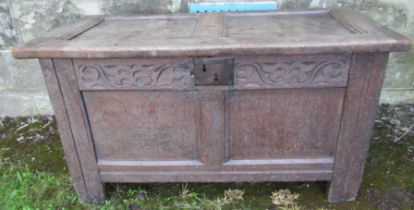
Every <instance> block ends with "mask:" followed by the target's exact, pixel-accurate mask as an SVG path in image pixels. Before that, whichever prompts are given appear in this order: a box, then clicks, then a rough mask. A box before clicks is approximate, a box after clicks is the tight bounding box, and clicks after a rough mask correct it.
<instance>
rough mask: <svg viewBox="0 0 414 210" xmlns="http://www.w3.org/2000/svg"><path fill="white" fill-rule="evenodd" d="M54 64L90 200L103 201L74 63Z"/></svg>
mask: <svg viewBox="0 0 414 210" xmlns="http://www.w3.org/2000/svg"><path fill="white" fill-rule="evenodd" d="M53 64H54V66H55V70H56V74H57V78H58V80H59V84H60V87H61V91H62V94H63V100H64V103H65V107H66V111H67V114H68V119H69V123H70V126H71V130H72V134H73V139H74V141H75V145H76V150H77V153H78V155H79V159H80V164H81V167H82V171H83V174H84V179H85V184H86V189H87V192H88V200H90V201H98V202H99V201H102V200H103V199H104V193H103V184H102V182H101V180H100V175H99V171H98V168H97V165H96V157H95V151H94V148H93V142H92V138H91V136H90V129H89V122H88V120H87V117H86V112H85V110H84V108H85V107H84V104H83V100H82V96H81V94H80V91H79V89H78V88H77V80H76V76H75V71H74V69H73V64H72V61H71V60H67V59H54V60H53Z"/></svg>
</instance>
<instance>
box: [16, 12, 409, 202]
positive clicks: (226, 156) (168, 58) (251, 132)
mask: <svg viewBox="0 0 414 210" xmlns="http://www.w3.org/2000/svg"><path fill="white" fill-rule="evenodd" d="M410 46H411V42H410V41H409V40H408V39H407V38H405V37H403V36H401V35H399V34H397V33H395V32H393V31H391V30H389V29H387V28H385V27H383V26H380V25H378V24H377V23H375V22H374V21H372V20H371V19H369V18H367V17H365V16H363V15H360V14H357V13H354V12H350V11H344V10H312V11H291V12H283V11H282V12H263V13H215V14H176V15H154V16H130V17H92V18H89V19H86V20H83V21H80V22H78V23H75V24H73V25H71V26H67V27H64V28H60V29H57V30H55V31H53V32H51V33H49V34H48V35H46V36H45V37H42V38H39V39H36V40H33V41H31V42H28V43H26V44H24V45H23V46H20V47H17V48H14V50H13V54H14V56H15V57H16V58H40V59H41V65H42V69H43V72H44V75H45V80H46V83H47V86H48V91H49V94H50V98H51V100H52V104H53V106H54V109H55V112H56V117H57V121H58V125H59V129H60V134H61V140H62V145H63V147H64V151H65V156H66V159H67V162H68V165H69V169H70V173H71V176H72V178H73V182H74V186H75V188H76V191H77V193H78V194H79V198H80V199H81V200H88V201H102V200H103V199H104V185H103V184H104V183H106V182H137V183H144V182H229V181H234V182H240V181H247V182H261V181H329V182H330V187H329V192H328V197H329V201H331V202H341V201H350V200H354V199H355V198H356V195H357V192H358V188H359V184H360V181H361V177H362V173H363V167H364V161H365V158H366V154H367V151H368V148H369V140H370V135H371V131H372V126H373V122H374V118H375V115H376V106H377V103H378V98H379V93H380V90H381V87H382V82H383V77H384V74H385V69H386V68H385V67H386V64H387V61H388V54H389V52H391V51H404V50H408V49H409V48H410Z"/></svg>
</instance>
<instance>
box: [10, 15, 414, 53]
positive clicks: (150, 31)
mask: <svg viewBox="0 0 414 210" xmlns="http://www.w3.org/2000/svg"><path fill="white" fill-rule="evenodd" d="M410 47H411V41H410V40H409V39H408V38H406V37H404V36H402V35H400V34H398V33H396V32H394V31H391V30H389V29H388V28H386V27H384V26H381V25H379V24H378V23H376V22H375V21H373V20H372V19H370V18H368V17H367V16H364V15H361V14H359V13H356V12H352V11H345V10H341V9H334V10H306V11H278V12H243V13H200V14H195V13H193V14H173V15H152V16H151V15H150V16H127V17H122V16H115V17H113V16H112V17H91V18H87V19H85V20H82V21H79V22H77V23H75V24H72V25H70V26H66V27H63V28H59V29H56V30H54V31H52V32H50V33H49V34H47V35H46V36H43V37H40V38H38V39H35V40H33V41H30V42H28V43H26V44H24V45H22V46H19V47H15V48H14V49H13V55H14V57H15V58H124V57H182V56H219V55H220V56H221V55H272V54H286V55H289V54H317V53H339V52H390V51H405V50H408V49H410Z"/></svg>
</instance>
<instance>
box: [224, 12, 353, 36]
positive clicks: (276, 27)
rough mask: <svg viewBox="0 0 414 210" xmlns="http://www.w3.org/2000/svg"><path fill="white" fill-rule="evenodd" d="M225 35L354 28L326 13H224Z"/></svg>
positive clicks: (335, 31) (330, 31)
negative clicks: (344, 24)
mask: <svg viewBox="0 0 414 210" xmlns="http://www.w3.org/2000/svg"><path fill="white" fill-rule="evenodd" d="M223 28H224V32H223V33H224V36H226V37H232V38H247V37H275V36H276V37H278V38H280V39H283V38H285V37H295V36H296V37H297V36H303V35H304V34H307V35H322V34H323V35H327V36H332V35H345V34H352V31H351V30H349V29H348V28H346V27H344V26H343V25H342V24H339V22H337V21H336V20H335V19H334V18H332V17H331V16H329V15H327V14H326V13H321V12H318V13H309V14H301V15H298V14H295V13H291V14H283V13H282V14H278V13H269V14H266V13H257V14H255V15H244V14H227V15H225V16H224V27H223Z"/></svg>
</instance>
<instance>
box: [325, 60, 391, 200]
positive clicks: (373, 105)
mask: <svg viewBox="0 0 414 210" xmlns="http://www.w3.org/2000/svg"><path fill="white" fill-rule="evenodd" d="M387 62H388V53H376V54H368V53H367V54H362V53H361V54H354V56H353V59H352V64H351V69H350V73H349V74H350V75H349V81H348V87H347V90H346V94H345V101H344V108H343V113H342V120H341V128H340V131H339V136H338V143H337V152H336V155H335V161H334V167H333V176H332V181H331V183H330V187H329V196H328V200H329V201H330V202H342V201H352V200H355V198H356V196H357V193H358V189H359V185H360V183H361V178H362V174H363V170H364V162H365V158H366V156H367V153H368V148H369V143H370V138H371V135H372V130H373V126H374V120H375V117H376V115H377V107H378V102H379V96H380V92H381V86H382V83H383V79H384V74H385V69H386V65H387Z"/></svg>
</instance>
